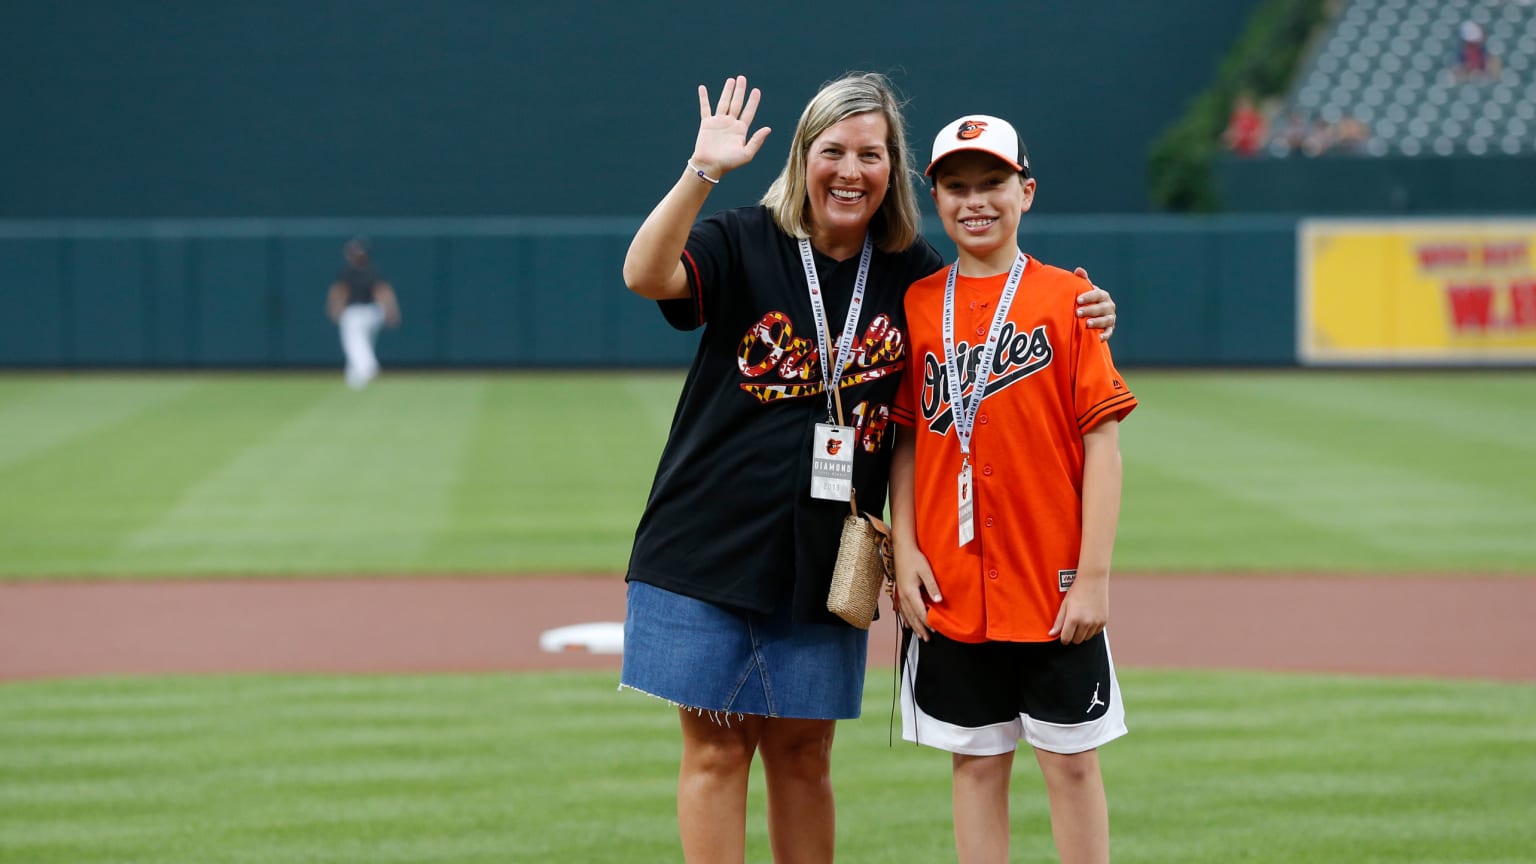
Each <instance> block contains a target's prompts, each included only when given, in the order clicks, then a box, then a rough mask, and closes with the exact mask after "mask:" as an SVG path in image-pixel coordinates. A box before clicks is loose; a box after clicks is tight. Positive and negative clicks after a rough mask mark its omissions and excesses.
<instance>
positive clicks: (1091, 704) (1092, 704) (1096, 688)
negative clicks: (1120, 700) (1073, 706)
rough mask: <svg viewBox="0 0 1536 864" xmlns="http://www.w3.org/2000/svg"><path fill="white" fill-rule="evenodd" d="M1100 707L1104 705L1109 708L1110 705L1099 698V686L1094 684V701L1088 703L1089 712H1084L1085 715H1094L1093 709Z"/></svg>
mask: <svg viewBox="0 0 1536 864" xmlns="http://www.w3.org/2000/svg"><path fill="white" fill-rule="evenodd" d="M1100 705H1103V706H1104V707H1105V708H1108V707H1109V705H1107V704H1105V702H1104V700H1102V699H1100V698H1099V685H1098V684H1094V685H1093V701H1092V702H1089V703H1088V710H1087V711H1084V712H1083V713H1084V714H1092V713H1093V709H1094V708H1095V707H1097V706H1100Z"/></svg>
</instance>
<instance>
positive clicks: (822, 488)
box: [800, 234, 874, 501]
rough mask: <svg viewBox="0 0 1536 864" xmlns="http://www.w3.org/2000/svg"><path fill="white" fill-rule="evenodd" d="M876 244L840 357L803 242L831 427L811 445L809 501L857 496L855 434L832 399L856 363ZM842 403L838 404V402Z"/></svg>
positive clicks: (863, 259) (867, 246)
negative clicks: (833, 348) (857, 335)
mask: <svg viewBox="0 0 1536 864" xmlns="http://www.w3.org/2000/svg"><path fill="white" fill-rule="evenodd" d="M873 250H874V244H873V243H871V242H870V239H869V235H867V234H866V235H865V236H864V251H863V253H862V254H860V256H859V274H858V276H857V277H855V278H854V281H853V298H852V299H850V300H849V301H848V318H847V320H845V321H844V322H843V333H842V336H840V337H839V338H838V340H837V351H836V353H835V354H834V353H833V352H831V351H829V350H828V348H829V347H830V346H829V345H828V344H827V343H828V337H829V332H828V330H827V308H826V305H825V304H824V303H823V301H822V297H821V279H820V278H818V277H817V275H816V260H815V258H814V257H813V256H812V254H811V241H810V240H807V239H806V238H804V237H802V238H800V263H801V264H802V265H804V267H805V285H806V288H807V290H809V291H810V294H811V313H812V314H813V315H814V316H815V317H816V345H817V350H818V353H819V354H820V355H821V380H822V384H823V387H824V389H825V390H826V394H827V422H826V423H817V424H816V434H815V435H814V436H812V441H811V497H813V498H825V499H828V500H831V501H847V500H848V499H849V497H850V496H851V495H852V494H853V451H854V449H855V447H854V440H853V439H854V434H853V432H854V430H853V429H852V428H850V427H847V426H843V425H842V422H843V418H842V416H841V415H842V411H840V410H838V411H834V409H833V407H832V406H833V399H834V398H835V395H836V394H837V388H838V386H839V383H840V382H841V380H842V377H843V372H844V370H846V369H847V368H848V364H849V363H851V362H852V361H853V337H854V332H855V331H857V330H858V328H859V310H860V307H862V306H863V305H864V286H865V283H866V282H868V280H869V259H870V257H871V255H872V253H873ZM839 401H840V400H839Z"/></svg>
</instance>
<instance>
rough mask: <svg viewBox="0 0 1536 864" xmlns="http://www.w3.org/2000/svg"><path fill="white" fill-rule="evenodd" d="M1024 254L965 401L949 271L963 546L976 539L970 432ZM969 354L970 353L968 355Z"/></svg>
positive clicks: (947, 320) (947, 342) (947, 326)
mask: <svg viewBox="0 0 1536 864" xmlns="http://www.w3.org/2000/svg"><path fill="white" fill-rule="evenodd" d="M1028 260H1029V259H1028V258H1025V257H1024V253H1023V252H1020V253H1019V257H1018V258H1016V259H1014V262H1013V268H1012V269H1010V270H1009V271H1008V281H1007V282H1006V283H1004V285H1003V294H1002V297H1000V298H999V299H998V301H997V311H996V312H994V313H992V329H990V330H988V331H987V342H986V344H985V345H984V346H982V349H981V356H980V357H978V358H977V360H976V369H975V376H974V377H975V379H976V383H975V385H974V386H973V387H972V388H971V398H970V399H966V398H965V394H964V392H963V391H961V389H960V380H961V377H960V358H959V357H958V356H956V354H955V275H956V274H957V273H959V272H960V264H959V263H958V262H956V263H955V264H954V265H952V266H951V267H950V268H949V277H948V278H947V279H945V281H944V365H945V367H946V368H945V373H946V375H947V377H948V381H947V383H948V384H949V410H950V413H952V414H953V415H954V422H955V437H956V438H958V439H959V440H960V459H961V461H960V477H959V481H958V492H957V497H958V501H959V506H960V545H961V546H964V545H965V544H967V543H969V542H971V540H972V539H974V538H975V536H976V526H975V519H974V516H975V500H974V498H975V496H973V495H972V494H971V430H972V429H974V428H975V424H976V412H977V410H978V409H980V408H981V400H982V399H983V398H985V396H986V393H987V384H988V383H989V382H990V381H991V380H992V358H993V357H994V356H996V354H997V343H998V340H999V339H1000V338H1001V337H1002V333H1003V325H1004V324H1006V323H1007V321H1008V309H1009V308H1010V307H1011V306H1013V295H1014V294H1015V292H1017V291H1018V288H1019V280H1020V279H1021V278H1023V276H1024V265H1025V264H1026V263H1027V262H1028ZM967 353H969V352H967Z"/></svg>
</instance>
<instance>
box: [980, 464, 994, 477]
mask: <svg viewBox="0 0 1536 864" xmlns="http://www.w3.org/2000/svg"><path fill="white" fill-rule="evenodd" d="M981 473H982V474H984V475H986V476H988V477H991V476H992V466H991V465H983V466H981Z"/></svg>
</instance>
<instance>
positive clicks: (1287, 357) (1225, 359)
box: [0, 216, 1296, 368]
mask: <svg viewBox="0 0 1536 864" xmlns="http://www.w3.org/2000/svg"><path fill="white" fill-rule="evenodd" d="M637 226H638V220H633V219H613V220H606V219H580V218H570V219H541V220H531V219H530V220H525V219H472V220H361V221H347V222H341V221H329V220H288V221H277V220H273V221H258V220H249V221H247V220H223V221H220V220H202V221H139V220H136V221H128V222H0V366H3V367H11V368H53V367H61V368H303V367H319V366H329V365H334V364H339V363H340V362H341V350H340V347H339V344H338V340H337V336H336V331H335V329H334V327H333V326H332V325H331V323H330V322H329V321H328V320H327V319H326V318H325V316H324V314H323V307H324V300H325V293H326V289H327V287H328V286H329V284H330V283H331V281H332V280H333V278H334V277H335V276H336V274H337V273H338V272H339V270H340V267H341V263H342V262H341V246H342V244H343V242H344V241H345V240H346V238H348V237H349V236H351V235H353V234H355V233H364V234H366V235H368V236H369V237H370V238H371V239H372V242H373V245H374V254H375V260H376V262H377V264H378V266H379V268H380V270H381V271H382V272H383V273H384V275H385V276H386V277H387V278H388V279H389V280H390V281H391V282H392V283H393V284H394V286H395V288H396V291H397V293H398V295H399V297H400V301H401V305H402V307H403V309H404V318H405V321H404V326H402V327H401V328H400V329H399V330H395V331H386V332H385V334H384V335H383V336H382V337H381V340H380V346H379V351H380V357H381V360H382V361H383V362H384V363H385V364H386V365H392V366H396V367H403V366H416V367H426V368H432V367H474V366H484V367H597V366H673V365H682V364H686V363H687V362H688V360H689V358H690V357H691V355H692V351H693V347H694V345H695V343H696V341H697V339H696V336H694V335H692V334H687V333H678V332H676V331H673V330H672V329H671V328H669V327H668V326H667V325H666V324H665V323H664V322H663V320H662V318H661V316H660V314H658V313H657V311H656V310H655V307H654V304H652V303H649V302H647V301H644V300H642V299H640V298H638V297H635V296H634V295H632V294H630V293H629V292H628V291H627V290H625V288H624V285H623V281H622V278H621V275H620V273H621V268H622V263H623V258H624V251H625V249H626V247H627V246H628V244H629V240H630V237H632V236H633V234H634V230H635V228H636V227H637ZM1024 226H1025V238H1024V245H1025V248H1026V251H1029V252H1031V253H1032V254H1034V255H1036V256H1037V257H1039V258H1041V259H1042V260H1044V261H1047V262H1049V263H1054V264H1059V265H1061V266H1064V267H1073V266H1078V265H1081V266H1083V267H1087V268H1088V270H1089V272H1090V274H1091V275H1092V277H1093V279H1094V281H1095V282H1097V283H1099V284H1101V285H1104V286H1106V287H1108V288H1110V289H1111V290H1112V291H1113V292H1114V295H1115V298H1116V300H1117V302H1118V303H1119V305H1120V310H1121V313H1122V317H1123V318H1124V320H1125V324H1124V326H1122V327H1121V328H1120V330H1119V331H1117V333H1116V335H1115V352H1116V356H1117V358H1119V360H1120V362H1122V363H1126V364H1132V365H1134V364H1146V365H1288V364H1292V363H1294V362H1295V332H1296V326H1295V320H1296V304H1295V272H1296V270H1295V268H1296V264H1295V248H1296V240H1295V230H1296V229H1295V221H1294V220H1291V219H1280V218H1264V217H1220V218H1215V217H1176V216H1126V217H1117V218H1106V217H1073V216H1056V217H1034V216H1031V217H1028V218H1026V220H1025V222H1024ZM929 233H930V236H932V237H933V239H934V242H935V245H937V246H938V247H939V248H940V249H941V250H942V251H944V252H945V253H946V254H949V252H950V251H951V250H952V246H950V244H949V243H948V240H947V239H946V238H944V237H943V236H942V234H936V232H935V231H934V230H933V228H932V227H931V226H930V231H929Z"/></svg>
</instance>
